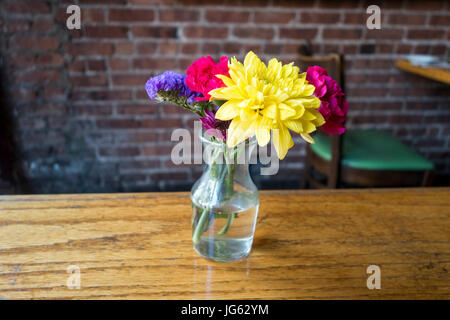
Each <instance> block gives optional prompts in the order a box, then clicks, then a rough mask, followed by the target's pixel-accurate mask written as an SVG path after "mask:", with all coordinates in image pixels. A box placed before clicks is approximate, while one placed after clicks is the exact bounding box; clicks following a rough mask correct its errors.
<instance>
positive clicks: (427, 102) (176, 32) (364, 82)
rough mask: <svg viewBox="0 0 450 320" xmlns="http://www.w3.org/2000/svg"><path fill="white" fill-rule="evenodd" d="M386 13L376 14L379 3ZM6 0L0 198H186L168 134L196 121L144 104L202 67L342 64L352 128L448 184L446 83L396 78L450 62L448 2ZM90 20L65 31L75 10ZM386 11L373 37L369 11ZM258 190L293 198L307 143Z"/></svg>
mask: <svg viewBox="0 0 450 320" xmlns="http://www.w3.org/2000/svg"><path fill="white" fill-rule="evenodd" d="M375 2H377V3H375ZM375 2H374V1H369V2H367V1H345V0H342V1H322V0H310V1H288V0H282V1H277V0H249V1H244V0H208V1H189V0H164V1H163V0H159V1H155V0H61V1H56V0H33V1H30V0H2V1H0V29H1V34H0V37H1V38H0V47H1V56H0V72H1V78H0V85H1V87H0V102H1V103H0V108H1V114H2V116H1V118H0V121H1V126H0V130H1V135H0V139H1V140H0V164H1V166H0V168H1V177H0V192H1V193H3V194H5V193H78V192H126V191H166V190H189V189H190V187H191V186H192V184H193V182H194V181H195V180H196V179H197V178H198V177H199V175H200V174H201V172H202V166H201V165H179V166H176V165H174V164H172V162H171V160H170V153H171V150H172V147H173V146H174V145H175V144H176V143H175V142H171V141H170V135H171V132H172V131H173V129H175V128H179V127H185V128H192V126H193V119H195V116H193V115H191V114H190V113H188V112H185V111H183V110H182V109H181V108H180V107H177V106H174V105H168V104H158V103H156V102H152V101H149V99H148V96H147V94H146V92H145V90H144V85H145V82H146V80H147V79H148V78H149V77H150V76H153V75H156V74H158V73H161V72H163V71H165V70H168V69H170V70H174V71H178V72H183V73H184V72H185V69H186V68H187V67H188V66H189V65H190V64H191V63H192V62H193V61H194V60H196V59H197V58H199V57H200V56H202V55H211V56H212V57H213V58H214V59H218V58H219V57H220V56H222V55H226V56H228V57H231V56H236V57H237V58H239V59H242V58H243V56H244V54H245V53H246V52H247V51H249V50H253V51H254V52H255V53H256V54H258V55H259V56H260V57H261V58H263V59H265V60H268V59H269V58H271V57H277V58H279V59H280V60H282V61H283V62H291V61H294V62H296V61H298V59H299V56H300V55H305V56H309V55H325V54H328V53H338V54H340V55H341V56H342V58H343V66H344V68H343V77H344V78H343V82H345V93H346V96H347V100H348V102H349V114H348V120H347V127H348V128H351V129H377V130H380V131H382V132H386V133H389V134H390V135H392V136H394V137H395V138H397V139H398V140H400V141H401V142H402V143H403V144H405V145H406V146H408V147H410V148H412V149H413V150H414V151H415V152H417V154H419V155H420V156H422V157H423V158H424V159H426V160H427V161H429V162H431V163H432V164H433V165H434V170H435V173H436V178H435V180H434V184H435V185H449V181H450V179H448V178H449V175H450V157H449V148H450V126H449V124H450V98H449V86H448V84H446V83H443V82H440V81H435V80H431V79H428V78H426V77H423V76H420V75H416V74H413V73H410V72H406V71H404V70H401V69H399V68H398V67H396V63H397V60H399V59H402V58H404V57H405V56H408V55H411V54H427V55H432V56H436V57H438V58H439V59H441V60H443V61H447V60H448V47H449V38H450V25H449V23H450V4H449V2H447V1H386V2H380V1H375ZM71 4H77V5H79V6H80V8H81V29H80V30H68V29H67V27H66V19H67V18H68V16H69V14H67V13H66V9H67V7H68V6H69V5H71ZM371 4H377V5H378V6H379V7H380V8H381V29H380V30H376V29H375V30H369V29H368V28H367V27H366V20H367V18H368V17H369V14H367V13H366V9H367V7H368V6H369V5H371ZM294 141H295V147H294V148H293V149H291V151H290V152H289V153H288V155H287V157H286V158H285V160H283V161H281V162H280V170H279V172H278V174H277V175H275V176H260V175H254V180H255V182H256V184H257V185H258V187H259V188H298V187H300V186H301V181H302V178H303V177H302V175H303V168H304V164H305V155H306V152H305V143H303V142H302V140H301V138H299V137H296V138H295V140H294Z"/></svg>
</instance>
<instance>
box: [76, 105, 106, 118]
mask: <svg viewBox="0 0 450 320" xmlns="http://www.w3.org/2000/svg"><path fill="white" fill-rule="evenodd" d="M73 109H74V112H75V114H76V115H79V116H109V115H111V114H112V107H111V106H110V105H89V104H83V105H75V106H74V107H73Z"/></svg>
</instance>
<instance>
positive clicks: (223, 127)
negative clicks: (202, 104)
mask: <svg viewBox="0 0 450 320" xmlns="http://www.w3.org/2000/svg"><path fill="white" fill-rule="evenodd" d="M205 115H206V116H205V117H203V118H200V121H201V122H202V124H203V127H204V128H205V129H206V132H207V133H208V134H209V135H211V136H214V137H216V138H218V139H221V140H223V141H226V140H227V129H228V126H229V125H230V122H231V121H222V120H219V119H216V117H215V113H214V112H212V111H209V110H206V109H205Z"/></svg>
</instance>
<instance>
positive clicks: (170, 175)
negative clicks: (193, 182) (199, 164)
mask: <svg viewBox="0 0 450 320" xmlns="http://www.w3.org/2000/svg"><path fill="white" fill-rule="evenodd" d="M150 178H151V179H152V180H156V181H158V180H164V181H165V180H186V179H187V173H186V172H173V170H172V172H167V173H153V174H152V175H150Z"/></svg>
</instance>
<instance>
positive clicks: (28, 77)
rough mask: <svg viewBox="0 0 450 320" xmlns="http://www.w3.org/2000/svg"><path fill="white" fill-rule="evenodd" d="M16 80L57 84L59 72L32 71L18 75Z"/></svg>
mask: <svg viewBox="0 0 450 320" xmlns="http://www.w3.org/2000/svg"><path fill="white" fill-rule="evenodd" d="M17 80H18V81H21V82H36V83H46V82H57V81H59V80H60V72H59V70H33V71H30V72H26V73H21V74H19V75H18V76H17Z"/></svg>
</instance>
